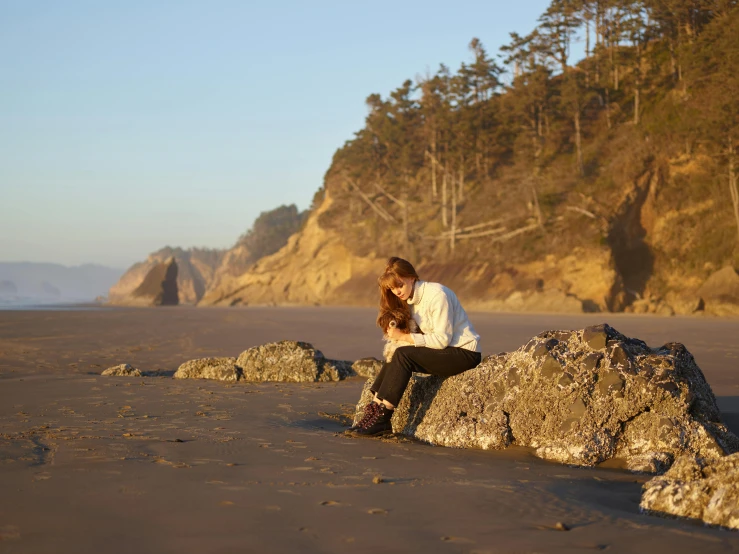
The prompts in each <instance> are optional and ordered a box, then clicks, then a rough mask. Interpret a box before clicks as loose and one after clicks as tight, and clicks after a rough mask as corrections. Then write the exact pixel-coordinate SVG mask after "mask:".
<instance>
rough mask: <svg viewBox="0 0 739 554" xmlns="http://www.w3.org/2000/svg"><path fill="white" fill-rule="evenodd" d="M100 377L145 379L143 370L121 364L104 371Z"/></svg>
mask: <svg viewBox="0 0 739 554" xmlns="http://www.w3.org/2000/svg"><path fill="white" fill-rule="evenodd" d="M100 375H106V376H108V377H110V376H114V377H143V376H144V375H143V373H141V370H139V369H136V368H135V367H133V366H132V365H130V364H120V365H116V366H113V367H109V368H108V369H106V370H105V371H103V372H102V373H101V374H100Z"/></svg>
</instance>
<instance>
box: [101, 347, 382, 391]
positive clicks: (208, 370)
mask: <svg viewBox="0 0 739 554" xmlns="http://www.w3.org/2000/svg"><path fill="white" fill-rule="evenodd" d="M368 360H369V359H368ZM364 361H366V360H359V362H364ZM359 362H355V364H354V365H357V364H359V365H357V370H358V371H357V372H356V373H355V371H354V370H353V369H352V362H347V361H343V360H331V359H328V358H326V357H325V356H324V355H323V353H322V352H321V351H320V350H316V349H315V348H313V345H311V344H309V343H307V342H296V341H291V340H283V341H280V342H271V343H267V344H263V345H261V346H255V347H254V348H249V349H248V350H245V351H244V352H242V353H241V355H240V356H239V357H238V358H228V357H221V358H199V359H196V360H189V361H187V362H185V363H183V364H182V365H180V367H179V368H177V371H176V372H175V373H174V375H173V377H174V378H175V379H214V380H217V381H226V382H231V383H233V382H236V381H257V382H259V381H282V382H290V383H312V382H322V381H341V380H342V379H346V378H347V377H351V376H354V375H357V374H359V375H363V376H369V375H370V374H371V371H372V368H373V367H374V366H373V365H372V364H371V363H370V362H368V363H369V365H366V364H361V363H359ZM375 362H377V360H375ZM377 363H379V362H377ZM164 374H165V373H164V372H160V371H153V372H151V371H150V372H146V371H141V370H139V369H136V368H134V367H133V366H131V365H129V364H121V365H119V366H115V367H111V368H108V369H106V370H105V371H103V373H102V375H112V376H130V377H152V376H163V375H164Z"/></svg>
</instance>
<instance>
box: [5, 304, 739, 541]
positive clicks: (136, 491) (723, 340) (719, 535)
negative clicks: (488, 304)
mask: <svg viewBox="0 0 739 554" xmlns="http://www.w3.org/2000/svg"><path fill="white" fill-rule="evenodd" d="M374 316H375V311H374V310H373V309H362V308H338V307H311V308H306V307H302V308H240V309H225V308H224V309H220V308H212V309H196V308H184V307H174V308H161V309H133V308H119V309H105V308H103V309H78V310H31V311H0V552H2V553H5V552H7V553H40V552H74V553H86V552H106V553H117V552H121V553H124V552H126V553H127V552H138V553H149V552H152V553H155V552H156V553H158V552H163V553H169V552H172V553H174V552H177V553H189V552H192V553H201V552H217V553H231V552H234V553H235V552H316V553H318V552H321V553H324V552H370V551H374V552H377V551H380V550H381V551H386V552H408V551H419V552H420V551H425V552H442V553H445V552H450V553H455V552H470V553H472V552H475V553H518V552H527V553H528V552H588V551H607V552H656V553H659V552H669V553H676V552H695V551H700V552H736V551H739V533H736V532H729V531H723V530H719V529H712V528H707V527H704V526H703V525H701V524H698V523H695V522H690V521H684V520H674V519H664V518H659V517H654V516H648V515H643V514H641V513H640V512H639V509H638V503H639V498H640V494H641V486H642V484H643V483H644V482H646V481H647V480H648V479H649V476H647V475H638V474H633V473H629V472H627V471H624V470H621V469H618V468H614V467H597V468H587V469H584V468H574V467H568V466H564V465H561V464H556V463H550V462H545V461H543V460H540V459H538V458H536V457H534V456H533V455H532V453H531V452H529V451H528V450H527V449H522V448H509V449H507V450H504V451H481V450H456V449H449V448H442V447H434V446H429V445H426V444H422V443H418V442H413V441H409V440H406V439H398V438H390V439H382V440H376V439H353V438H348V437H346V436H344V435H343V430H344V429H345V428H346V427H347V426H348V424H349V415H350V413H352V412H353V409H354V405H355V403H356V401H357V399H358V397H359V394H360V391H361V388H362V385H363V384H364V379H361V378H352V379H349V380H347V381H342V382H339V383H311V384H288V383H261V384H243V383H235V384H226V383H221V382H210V381H199V380H174V379H169V378H165V377H151V378H126V377H102V376H100V375H99V373H100V372H101V371H102V370H104V369H106V368H107V367H110V366H113V365H117V364H121V363H130V364H132V365H134V366H135V367H138V368H140V369H143V370H155V369H159V370H164V371H174V370H175V369H176V368H177V366H179V364H181V363H182V362H184V361H186V360H190V359H193V358H201V357H207V356H238V354H239V353H240V352H242V351H243V350H245V349H246V348H249V347H251V346H256V345H259V344H263V343H265V342H270V341H277V340H283V339H293V340H302V341H307V342H311V343H312V344H313V345H314V346H315V347H316V348H318V349H320V350H322V351H323V352H324V354H325V355H326V356H327V357H330V358H334V359H345V360H355V359H358V358H361V357H366V356H376V357H379V355H380V352H381V349H382V343H381V341H380V333H379V331H378V330H377V329H376V328H375V327H374ZM470 316H471V319H472V322H473V324H474V325H475V327H476V328H477V331H478V332H479V333H480V334H481V336H482V338H483V353H484V354H490V353H496V352H501V351H510V350H513V349H515V348H518V347H519V346H520V345H521V344H522V343H524V342H525V341H526V340H528V339H529V338H530V337H531V336H533V335H535V334H537V333H539V332H541V331H544V330H548V329H575V328H581V327H584V326H586V325H592V324H595V323H602V322H608V323H609V324H610V325H611V326H613V327H615V328H616V329H617V330H619V331H620V332H622V333H624V334H626V335H628V336H632V337H638V338H640V339H643V340H645V341H646V342H647V343H648V344H649V345H651V346H658V345H661V344H663V343H665V342H682V343H684V344H685V345H686V346H687V348H688V349H689V350H690V351H691V352H692V353H693V355H694V356H695V358H696V360H697V362H698V364H699V365H700V367H701V368H702V370H703V372H704V373H705V375H706V378H707V379H708V381H709V383H710V384H711V386H712V388H713V391H714V393H715V394H716V396H717V398H718V402H719V407H720V408H721V410H722V413H723V416H724V420H725V422H726V423H727V424H728V425H729V426H730V427H731V429H732V430H733V431H734V432H735V433H739V342H738V341H737V340H736V338H737V337H738V336H739V320H727V319H714V318H680V317H673V318H661V317H648V316H641V317H637V316H628V315H623V314H587V315H577V316H571V315H551V314H547V315H532V314H525V315H519V314H490V313H472V314H470ZM558 523H561V524H564V525H565V526H566V528H568V529H569V530H568V531H562V530H559V529H558V528H557V524H558Z"/></svg>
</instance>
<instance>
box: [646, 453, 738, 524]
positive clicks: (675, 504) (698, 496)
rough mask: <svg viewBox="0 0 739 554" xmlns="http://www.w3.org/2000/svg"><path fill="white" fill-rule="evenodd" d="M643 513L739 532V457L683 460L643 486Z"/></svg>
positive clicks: (683, 457) (688, 458)
mask: <svg viewBox="0 0 739 554" xmlns="http://www.w3.org/2000/svg"><path fill="white" fill-rule="evenodd" d="M640 506H641V509H642V510H643V511H645V512H648V513H651V514H655V515H663V516H674V517H685V518H691V519H700V520H702V521H704V522H705V523H707V524H709V525H719V526H721V527H726V528H729V529H739V453H737V454H732V455H730V456H724V457H721V458H716V459H712V460H706V459H703V458H700V457H695V456H682V457H680V458H678V459H677V460H676V461H675V463H674V464H673V465H672V467H671V468H670V470H669V471H668V472H667V473H665V474H664V475H660V476H658V477H655V478H653V479H651V480H650V481H648V482H647V483H645V484H644V493H643V495H642V499H641V504H640Z"/></svg>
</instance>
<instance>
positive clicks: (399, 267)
mask: <svg viewBox="0 0 739 554" xmlns="http://www.w3.org/2000/svg"><path fill="white" fill-rule="evenodd" d="M403 279H414V280H415V281H418V280H419V277H418V273H416V270H415V269H414V268H413V266H412V265H411V263H410V262H409V261H407V260H404V259H403V258H397V257H392V258H390V259H389V260H388V261H387V265H386V266H385V271H384V272H383V273H382V275H380V277H379V278H378V279H377V284H378V285H379V287H380V312H379V314H378V315H377V326H378V327H382V326H383V322H384V318H383V315H384V314H386V313H387V312H390V311H396V310H399V311H401V312H403V313H405V314H406V315H407V319H408V320H410V318H411V309H410V308H409V307H408V304H407V303H406V302H405V301H403V300H401V299H400V298H398V297H397V296H395V295H394V294H393V291H392V289H393V288H395V287H400V286H402V285H403Z"/></svg>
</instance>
